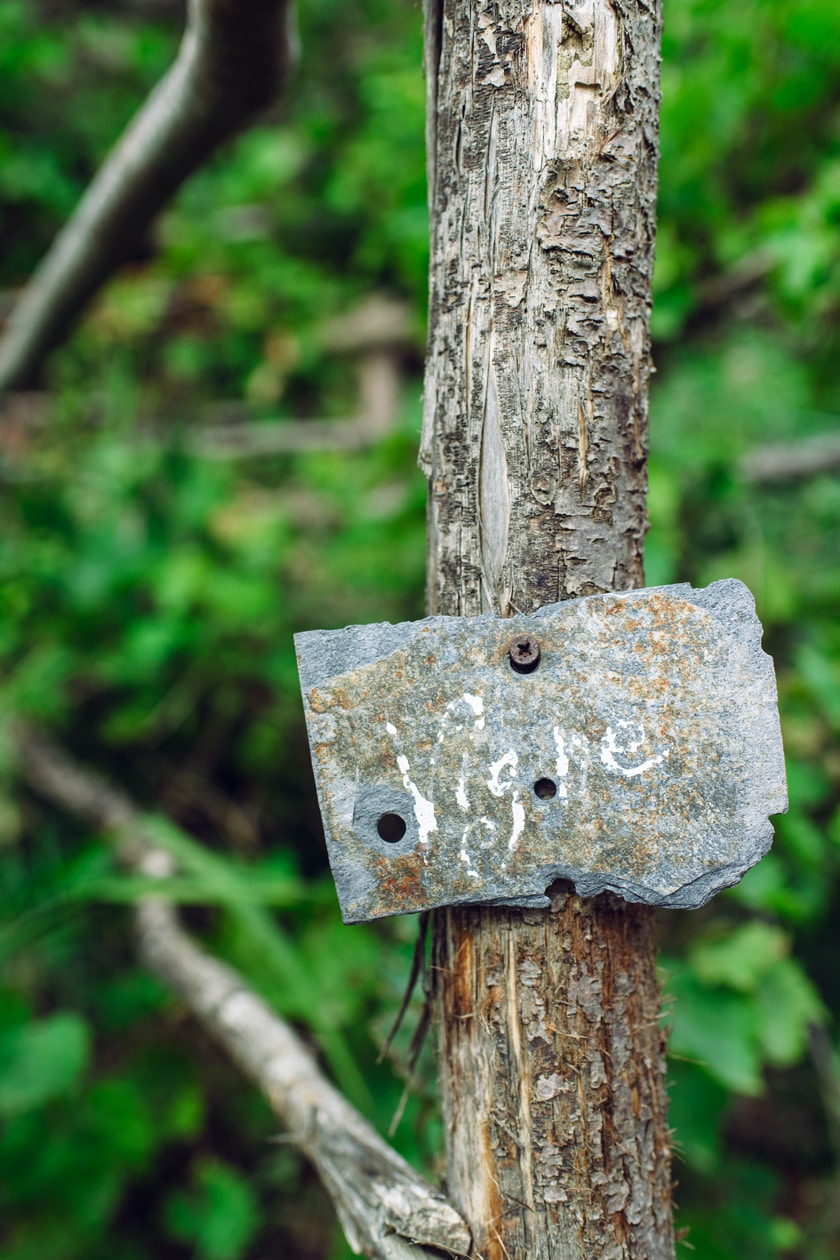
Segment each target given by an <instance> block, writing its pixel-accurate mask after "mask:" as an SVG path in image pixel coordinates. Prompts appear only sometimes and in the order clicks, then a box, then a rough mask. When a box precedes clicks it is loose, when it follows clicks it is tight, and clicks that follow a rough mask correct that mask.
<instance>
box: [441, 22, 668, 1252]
mask: <svg viewBox="0 0 840 1260" xmlns="http://www.w3.org/2000/svg"><path fill="white" fill-rule="evenodd" d="M659 25H660V22H659V3H658V0H651V2H650V3H649V4H648V3H646V0H612V2H611V0H579V2H575V0H565V2H564V0H560V2H551V0H492V3H491V2H490V0H426V36H427V42H426V56H427V76H428V92H429V112H428V122H429V128H428V141H429V149H428V151H429V182H430V206H431V214H432V266H431V295H430V333H429V357H428V365H427V374H426V414H425V420H424V434H423V443H422V448H421V466H422V467H423V468H424V470H425V471H426V473H427V475H428V477H429V486H430V494H429V546H430V555H429V590H428V604H429V611H430V612H431V613H449V614H458V615H471V614H475V613H479V612H482V611H493V612H496V613H498V614H499V615H501V616H509V615H510V614H511V613H512V612H515V611H519V612H532V611H533V610H534V609H536V608H538V607H539V606H541V605H543V604H547V603H551V602H553V601H555V600H558V599H564V598H568V597H572V596H579V595H588V594H592V593H595V592H600V591H608V590H614V589H629V588H631V587H634V586H639V585H641V584H642V580H643V576H642V540H643V536H644V529H645V484H646V473H645V462H646V420H647V380H648V374H649V370H650V367H649V357H648V356H649V343H648V325H649V310H650V278H651V269H652V265H653V237H654V213H655V193H656V152H657V123H658V81H659V75H658V69H659ZM432 975H433V1001H434V1005H435V1010H436V1015H437V1020H438V1027H439V1038H440V1072H441V1081H442V1095H443V1106H444V1113H445V1129H446V1142H447V1165H448V1178H449V1193H450V1195H451V1196H452V1199H453V1201H454V1203H455V1204H456V1205H457V1206H458V1207H459V1208H460V1209H461V1211H462V1212H463V1213H464V1215H465V1216H466V1218H467V1221H468V1223H469V1224H470V1226H471V1227H472V1229H473V1234H474V1239H475V1251H476V1254H478V1255H480V1256H482V1257H483V1260H538V1258H542V1257H545V1258H549V1257H550V1258H551V1260H593V1258H596V1257H597V1260H620V1258H621V1260H623V1258H625V1257H627V1258H632V1260H666V1258H669V1257H673V1255H674V1242H673V1230H672V1224H671V1205H670V1192H671V1172H670V1154H669V1134H668V1129H667V1116H666V1100H665V1091H664V1075H663V1072H664V1042H663V1034H662V1031H661V1026H660V1024H659V1020H658V1016H659V994H658V988H657V983H656V977H655V941H654V925H653V919H652V912H651V911H650V910H649V909H648V908H646V907H641V906H632V905H627V904H624V903H622V902H619V901H618V900H616V899H615V898H612V897H609V896H605V897H600V898H597V899H595V900H591V901H584V900H581V899H580V898H578V897H577V896H575V894H574V891H573V890H572V889H570V888H565V887H564V888H556V889H554V890H553V895H552V905H551V909H550V910H548V911H540V912H535V911H522V910H513V909H510V910H505V909H499V908H492V907H481V908H479V907H468V908H466V909H464V908H461V909H451V910H447V911H442V912H439V913H438V914H437V915H436V918H435V925H434V943H433V972H432Z"/></svg>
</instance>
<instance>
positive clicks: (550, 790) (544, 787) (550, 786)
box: [534, 779, 557, 801]
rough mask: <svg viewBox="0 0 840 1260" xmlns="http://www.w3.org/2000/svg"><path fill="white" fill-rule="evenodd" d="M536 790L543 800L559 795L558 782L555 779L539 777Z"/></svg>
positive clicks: (535, 785)
mask: <svg viewBox="0 0 840 1260" xmlns="http://www.w3.org/2000/svg"><path fill="white" fill-rule="evenodd" d="M534 792H535V794H536V795H537V796H538V797H539V798H540V800H541V801H550V800H551V799H552V797H554V796H556V795H557V784H556V783H555V782H554V780H553V779H537V781H536V783H535V784H534Z"/></svg>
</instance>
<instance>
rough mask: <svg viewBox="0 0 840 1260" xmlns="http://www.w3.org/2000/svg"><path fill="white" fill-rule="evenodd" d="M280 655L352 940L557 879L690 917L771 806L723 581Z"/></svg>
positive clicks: (756, 833)
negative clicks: (285, 661) (382, 923)
mask: <svg viewBox="0 0 840 1260" xmlns="http://www.w3.org/2000/svg"><path fill="white" fill-rule="evenodd" d="M295 642H296V646H297V651H298V664H299V669H300V677H301V684H302V690H303V699H304V706H305V710H306V721H307V727H308V732H309V741H310V745H311V749H312V757H313V765H314V768H315V778H316V782H317V787H318V795H319V799H320V803H321V813H322V817H323V821H324V830H325V832H326V837H327V845H328V848H329V855H330V862H331V864H332V869H333V874H334V877H335V882H336V887H337V889H338V896H339V900H340V902H341V909H342V914H343V916H344V919H345V921H346V922H348V923H354V922H358V921H361V920H365V919H375V918H379V917H380V916H382V915H389V914H403V913H406V912H408V911H417V910H426V909H430V908H431V907H433V906H442V905H455V904H457V903H462V902H489V903H493V904H497V905H514V906H544V905H546V904H547V898H546V896H545V890H546V888H547V887H549V885H550V884H551V883H552V882H553V881H554V880H556V879H567V880H571V881H572V882H573V883H574V884H575V886H576V888H577V890H578V892H579V893H581V894H583V895H584V896H591V895H594V894H595V893H599V892H602V891H604V890H605V889H609V890H611V891H612V892H614V893H617V894H618V895H619V896H621V897H624V898H625V899H626V900H628V901H641V902H648V903H650V904H653V905H661V906H674V907H686V908H687V907H694V906H701V905H703V903H704V902H706V901H708V899H709V898H710V897H712V896H713V895H714V894H715V893H716V892H718V891H719V890H720V889H722V888H726V887H728V886H729V885H730V884H734V883H736V882H737V881H738V880H739V879H740V878H741V876H742V875H743V874H744V872H745V871H746V870H747V869H748V868H749V867H750V866H752V865H754V863H756V862H757V861H758V860H759V858H761V857H762V856H763V855H764V853H766V851H767V849H768V848H769V847H770V843H771V841H772V836H773V829H772V826H771V825H770V822H769V821H768V816H769V815H770V814H777V813H783V812H784V810H785V809H786V808H787V791H786V786H785V772H784V760H783V754H782V740H781V733H780V729H779V716H778V710H777V699H776V684H775V678H774V674H773V663H772V661H771V660H770V658H769V656H767V655H765V653H764V652H763V651H762V649H761V625H760V623H759V621H758V619H757V617H756V615H755V606H754V603H753V598H752V596H751V594H750V592H749V591H748V590H747V588H746V587H745V586H744V585H743V584H742V583H740V582H737V581H734V580H728V581H724V582H714V583H712V585H711V586H708V587H706V588H705V589H704V590H693V589H692V588H691V587H690V586H689V585H687V584H685V585H680V586H666V587H658V588H652V589H649V590H643V591H633V592H629V593H626V594H614V595H596V596H591V597H589V598H586V599H578V600H569V601H568V602H566V603H562V604H554V605H552V606H550V607H547V608H543V609H541V610H540V611H539V612H537V613H535V614H534V615H533V616H530V617H514V618H510V619H506V620H501V619H499V618H497V617H493V616H482V617H471V618H462V617H430V618H427V619H426V620H424V621H417V622H410V623H404V624H402V625H389V624H387V623H385V624H382V625H373V626H349V627H348V628H347V629H345V630H328V631H312V632H309V633H306V634H298V635H296V636H295ZM535 657H536V662H535V660H534V658H535ZM522 671H526V672H522Z"/></svg>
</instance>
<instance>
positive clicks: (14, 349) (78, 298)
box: [0, 0, 291, 392]
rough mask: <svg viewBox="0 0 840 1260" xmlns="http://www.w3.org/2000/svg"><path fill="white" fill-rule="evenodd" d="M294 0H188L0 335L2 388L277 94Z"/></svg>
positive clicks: (40, 356) (34, 359) (18, 382)
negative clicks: (157, 77) (164, 69)
mask: <svg viewBox="0 0 840 1260" xmlns="http://www.w3.org/2000/svg"><path fill="white" fill-rule="evenodd" d="M289 20H290V3H289V0H238V2H237V0H190V3H189V11H188V23H187V28H186V31H185V33H184V38H183V40H182V43H181V47H180V50H179V52H178V57H177V59H176V61H175V62H174V64H173V66H172V68H171V70H170V71H169V73H168V74H167V75H166V76H165V78H163V79H162V80H161V82H160V83H159V84H158V86H157V87H156V88H155V89H154V91H153V92H152V93H151V95H150V96H149V98H148V100H147V101H146V103H145V104H144V105H143V107H142V109H141V110H140V112H139V113H138V114H137V115H136V117H135V118H134V119H133V121H132V122H131V123H130V124H129V126H128V128H127V130H126V131H125V132H124V134H123V136H122V137H121V139H120V140H119V141H118V143H117V145H116V147H115V148H114V150H113V151H112V152H111V154H110V155H109V157H108V158H107V159H106V161H105V163H104V165H103V166H102V167H101V168H100V170H99V172H98V174H97V175H96V178H95V179H94V180H93V182H92V183H91V184H90V186H89V187H88V189H87V191H86V192H85V195H84V197H83V198H82V200H81V202H80V203H79V205H78V207H77V209H76V211H75V213H74V214H73V217H72V218H71V219H70V222H69V223H68V224H67V225H66V226H65V227H64V228H63V230H62V231H61V232H60V233H59V235H58V236H57V237H56V239H55V241H54V242H53V245H52V247H51V249H50V251H49V253H48V254H47V255H46V257H45V258H44V260H43V262H42V263H41V264H40V266H39V267H38V269H37V271H36V272H35V274H34V276H33V277H32V279H31V280H30V281H29V283H28V285H27V287H26V289H25V290H24V293H23V295H22V297H21V298H20V300H19V302H18V304H17V306H16V307H15V308H14V310H13V311H12V314H11V315H10V317H9V319H8V322H7V325H6V329H5V332H4V335H3V338H2V340H0V392H5V391H6V390H10V389H19V388H24V387H27V386H29V385H31V384H32V383H33V382H34V381H35V379H36V378H37V374H38V371H39V368H40V366H41V364H42V362H43V360H44V358H45V356H46V355H47V353H48V352H49V351H50V350H51V349H52V348H53V346H55V345H57V344H58V343H59V342H60V341H61V340H62V339H63V337H64V336H65V335H66V333H67V331H68V329H69V328H70V326H71V324H72V323H73V321H74V319H75V318H76V316H77V315H78V314H79V312H80V311H81V310H82V308H83V306H84V305H85V303H86V302H87V301H88V299H89V298H90V297H91V296H92V294H93V293H95V292H96V290H97V289H98V288H99V287H100V285H101V284H103V283H104V281H105V280H107V279H108V277H109V276H110V275H111V274H112V273H113V272H114V271H115V269H116V268H117V267H118V266H119V265H120V263H121V262H122V261H123V260H124V259H125V257H126V256H127V254H128V253H129V252H130V251H131V249H132V247H133V246H134V245H136V243H137V241H138V239H139V238H140V237H141V236H142V233H143V231H144V229H145V228H146V227H147V226H148V224H149V223H150V222H151V220H152V219H153V218H154V216H155V215H156V214H157V212H158V211H159V210H160V209H161V208H162V207H163V206H164V205H165V204H166V202H167V201H168V200H169V198H170V197H171V196H172V194H173V193H174V192H175V190H176V189H177V188H179V187H180V185H181V184H182V183H183V182H184V180H185V179H186V178H187V176H188V175H191V174H192V172H193V171H194V170H196V169H197V167H199V166H201V165H202V163H203V162H204V161H205V160H206V158H207V157H208V156H209V154H210V153H211V152H212V151H213V149H215V148H216V146H217V145H218V144H219V143H220V142H221V141H222V140H225V139H226V138H227V137H228V136H230V135H233V134H234V133H235V132H236V131H238V130H239V129H240V128H241V127H242V126H243V125H244V124H245V123H246V122H247V121H248V120H249V119H250V118H252V117H253V115H254V114H255V113H257V112H258V111H259V110H262V109H265V108H266V106H268V105H269V104H271V102H272V101H273V100H274V99H275V97H276V96H277V93H278V91H279V90H280V87H281V85H282V83H283V81H284V79H285V76H286V71H287V69H288V65H289V60H290V47H291V45H290V38H289Z"/></svg>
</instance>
